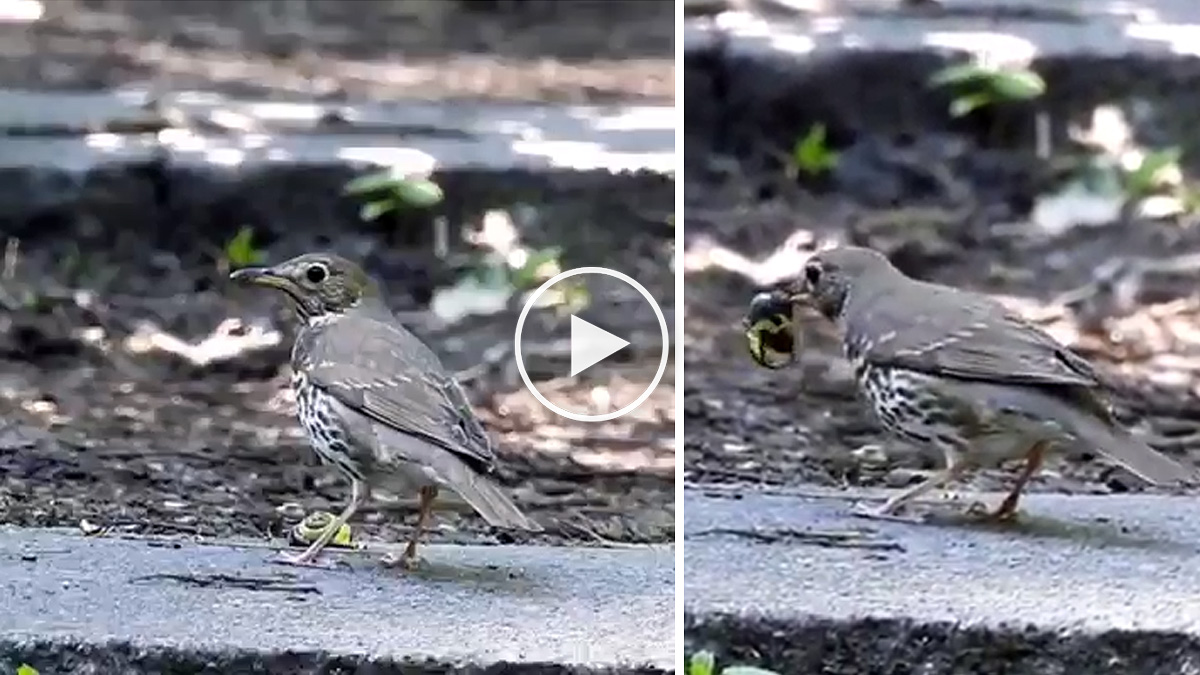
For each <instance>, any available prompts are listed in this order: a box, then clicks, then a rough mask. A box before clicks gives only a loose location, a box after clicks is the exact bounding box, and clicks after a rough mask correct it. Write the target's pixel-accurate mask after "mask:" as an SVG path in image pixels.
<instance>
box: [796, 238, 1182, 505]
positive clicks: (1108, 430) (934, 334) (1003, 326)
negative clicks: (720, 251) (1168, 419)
mask: <svg viewBox="0 0 1200 675" xmlns="http://www.w3.org/2000/svg"><path fill="white" fill-rule="evenodd" d="M779 289H780V290H782V291H783V292H785V293H788V294H789V295H790V296H791V297H792V298H793V299H794V300H795V301H798V302H804V303H807V304H810V305H812V306H814V307H815V308H816V309H817V310H818V311H819V312H820V313H821V314H823V315H824V316H825V317H826V318H828V319H830V320H831V321H834V322H835V323H836V325H837V326H838V328H839V332H840V334H841V337H842V343H843V347H844V350H845V354H846V357H847V358H848V359H849V360H850V362H851V364H852V365H853V368H854V375H855V379H856V382H857V385H858V388H859V391H860V393H861V394H862V396H863V398H865V400H866V401H867V403H868V404H869V405H870V407H871V409H872V410H873V411H874V413H875V415H876V417H877V418H878V419H879V420H880V422H881V423H882V425H883V426H884V427H885V428H886V429H887V430H888V431H889V432H891V433H893V434H895V435H897V436H899V437H902V438H905V439H907V440H909V441H912V442H914V443H917V444H923V445H926V446H934V447H936V448H937V449H939V450H940V451H941V452H942V453H943V454H944V456H945V460H946V468H945V469H944V470H942V471H939V472H938V473H936V474H934V475H933V476H932V477H930V478H929V479H927V480H925V481H924V482H922V483H919V484H917V485H916V486H914V487H912V488H909V489H907V490H905V491H903V492H901V493H900V494H898V495H896V496H895V497H893V498H891V499H889V500H888V501H887V502H886V503H885V504H884V505H883V506H882V508H879V509H876V510H867V511H866V512H862V511H861V510H860V512H862V513H863V515H874V516H878V517H893V516H894V515H895V514H896V513H897V512H898V511H900V509H901V508H902V507H903V506H904V505H905V504H906V503H908V502H910V501H911V500H912V499H914V498H916V497H917V496H919V495H921V494H924V493H926V492H928V491H930V490H933V489H935V488H939V487H942V486H944V485H945V484H947V483H948V482H950V481H951V480H954V479H955V478H957V477H959V476H960V475H961V474H962V473H963V472H964V471H966V470H969V469H973V468H976V467H979V466H981V465H991V464H997V463H999V462H1001V461H1004V460H1009V459H1022V458H1023V459H1025V465H1024V468H1023V470H1022V472H1021V473H1020V475H1019V476H1018V478H1017V482H1016V485H1015V486H1014V487H1013V489H1012V491H1011V492H1010V493H1009V494H1008V496H1007V498H1006V499H1005V500H1004V501H1003V502H1002V503H1001V504H1000V506H999V508H998V509H996V510H995V511H993V512H992V513H991V514H990V515H991V517H992V518H995V519H1007V518H1010V517H1012V516H1013V515H1014V514H1015V512H1016V508H1017V501H1018V500H1019V499H1020V495H1021V491H1022V489H1023V488H1024V487H1025V485H1026V483H1028V481H1029V480H1030V478H1031V477H1032V476H1033V475H1034V474H1035V473H1036V472H1037V471H1038V469H1039V468H1040V467H1041V464H1042V461H1043V456H1044V454H1045V453H1046V451H1047V450H1049V449H1051V448H1052V447H1057V446H1062V445H1070V444H1079V445H1083V446H1088V447H1090V448H1091V449H1094V450H1097V451H1099V452H1100V453H1101V454H1103V455H1104V456H1106V457H1107V458H1108V459H1110V460H1112V461H1114V462H1116V463H1118V464H1121V465H1122V466H1124V467H1126V468H1127V469H1129V470H1130V471H1132V472H1133V473H1134V474H1137V475H1138V476H1140V477H1141V478H1143V479H1145V480H1147V481H1150V482H1152V483H1158V484H1164V483H1175V482H1179V481H1182V480H1185V479H1189V478H1193V477H1194V476H1193V475H1192V473H1191V472H1190V471H1189V470H1188V469H1186V468H1184V467H1183V466H1182V465H1180V464H1178V463H1177V462H1175V461H1173V460H1171V459H1169V458H1167V457H1166V456H1164V455H1162V454H1160V453H1159V452H1157V451H1155V450H1154V449H1152V448H1151V447H1150V446H1148V445H1146V444H1145V443H1143V442H1141V441H1139V440H1138V439H1136V438H1134V437H1133V436H1132V435H1131V434H1130V433H1128V432H1127V431H1126V430H1124V429H1122V428H1120V426H1119V425H1118V423H1117V421H1116V420H1115V419H1114V418H1113V415H1112V412H1111V409H1110V408H1109V406H1108V403H1107V402H1106V401H1105V399H1104V389H1105V387H1104V385H1103V384H1102V382H1101V379H1100V377H1099V376H1098V375H1097V373H1096V371H1095V370H1094V369H1093V368H1092V366H1091V365H1090V364H1089V363H1088V362H1087V361H1085V360H1084V359H1083V358H1082V357H1080V356H1078V355H1077V354H1075V353H1073V352H1071V351H1070V350H1068V349H1067V348H1065V347H1064V346H1062V345H1060V344H1059V343H1057V342H1056V341H1055V340H1054V339H1053V338H1051V337H1050V336H1049V335H1048V334H1046V333H1045V332H1043V331H1042V330H1041V329H1039V328H1037V327H1036V326H1034V325H1032V324H1030V323H1028V322H1027V321H1025V320H1023V319H1021V318H1020V317H1018V316H1016V315H1014V314H1013V313H1011V312H1010V311H1008V310H1007V309H1006V308H1005V307H1004V306H1003V305H1002V304H1000V303H999V302H998V301H996V300H995V299H993V298H990V297H988V296H985V295H982V294H979V293H973V292H967V291H961V290H957V289H954V288H950V287H947V286H941V285H937V284H932V283H926V282H922V281H917V280H914V279H911V278H909V277H907V276H905V275H904V274H903V273H901V272H900V271H899V270H898V269H896V268H895V267H894V266H892V264H891V262H890V261H888V259H887V258H886V257H884V256H883V255H882V254H880V253H878V252H876V251H873V250H870V249H865V248H856V247H843V248H836V249H830V250H826V251H822V252H818V253H816V254H814V255H813V256H812V257H811V258H809V260H808V261H807V262H806V263H805V266H804V267H803V269H802V271H801V273H800V274H799V275H797V276H796V277H795V278H793V279H789V280H786V281H784V282H783V283H781V284H780V285H779Z"/></svg>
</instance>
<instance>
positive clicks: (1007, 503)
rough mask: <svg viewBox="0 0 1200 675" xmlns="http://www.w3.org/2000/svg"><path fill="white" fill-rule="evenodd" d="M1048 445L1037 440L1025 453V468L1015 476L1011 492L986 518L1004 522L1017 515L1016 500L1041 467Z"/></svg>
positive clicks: (1018, 499)
mask: <svg viewBox="0 0 1200 675" xmlns="http://www.w3.org/2000/svg"><path fill="white" fill-rule="evenodd" d="M1048 445H1049V443H1048V442H1046V441H1039V442H1037V443H1034V444H1033V447H1032V448H1030V449H1029V452H1028V453H1026V455H1025V468H1024V469H1022V470H1021V475H1019V476H1017V484H1016V485H1014V486H1013V489H1012V492H1009V493H1008V496H1007V497H1005V498H1004V501H1003V502H1000V506H999V507H997V508H996V510H995V511H992V512H991V513H989V514H988V515H987V519H988V520H991V521H995V522H1005V521H1008V520H1012V518H1013V517H1015V516H1016V515H1017V502H1018V501H1020V499H1021V491H1022V490H1024V489H1025V485H1026V484H1027V483H1029V480H1030V479H1031V478H1033V476H1034V474H1036V473H1037V472H1038V469H1041V468H1042V461H1043V460H1044V459H1045V458H1046V447H1047V446H1048Z"/></svg>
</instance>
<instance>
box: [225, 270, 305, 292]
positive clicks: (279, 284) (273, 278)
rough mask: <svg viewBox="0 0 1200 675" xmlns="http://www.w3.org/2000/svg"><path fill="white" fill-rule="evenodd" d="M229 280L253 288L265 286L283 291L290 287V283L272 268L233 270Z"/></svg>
mask: <svg viewBox="0 0 1200 675" xmlns="http://www.w3.org/2000/svg"><path fill="white" fill-rule="evenodd" d="M229 278H230V279H232V280H234V281H237V282H239V283H243V284H254V285H255V286H267V287H269V288H279V289H283V290H287V289H289V288H291V286H292V281H291V280H290V279H288V278H287V277H286V276H284V275H282V274H280V273H279V272H277V271H276V270H275V268H273V267H243V268H242V269H240V270H234V271H233V272H232V273H231V274H230V275H229Z"/></svg>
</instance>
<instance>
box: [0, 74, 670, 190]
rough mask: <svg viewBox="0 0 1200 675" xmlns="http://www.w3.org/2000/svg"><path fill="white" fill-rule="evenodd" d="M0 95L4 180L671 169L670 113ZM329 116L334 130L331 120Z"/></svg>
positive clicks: (129, 94) (196, 95)
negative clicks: (51, 175)
mask: <svg viewBox="0 0 1200 675" xmlns="http://www.w3.org/2000/svg"><path fill="white" fill-rule="evenodd" d="M149 101H150V98H149V94H148V92H145V91H122V92H111V93H87V94H83V93H58V92H27V91H4V90H0V168H4V167H26V168H29V167H40V168H53V169H60V170H61V169H66V170H72V171H86V170H88V169H91V168H94V167H95V166H97V165H101V164H107V163H116V162H132V161H145V160H148V159H151V158H155V157H158V158H163V159H165V160H166V161H167V162H169V163H170V164H172V165H177V166H189V167H190V166H209V165H228V166H240V167H255V166H261V165H263V164H271V163H283V162H286V163H303V164H330V163H333V164H342V163H363V164H378V165H386V166H395V167H397V169H398V170H400V171H402V172H405V173H427V172H429V171H432V170H434V169H467V168H482V169H500V170H508V169H574V170H591V169H608V170H610V171H639V170H649V171H658V172H668V171H671V170H673V168H674V148H675V132H674V111H673V109H672V108H671V107H668V106H605V107H595V106H547V105H533V104H503V103H470V104H464V103H453V102H421V101H413V102H394V103H388V104H361V105H345V106H342V105H338V106H333V105H330V106H324V105H314V104H310V103H303V102H296V103H287V102H268V101H244V100H234V99H227V98H225V97H222V96H218V95H216V94H211V93H205V92H177V93H172V94H170V95H169V96H166V97H162V98H159V99H155V100H154V103H153V104H149V103H148V102H149ZM331 114H335V115H336V116H337V117H336V121H334V122H330V121H328V119H325V118H327V116H329V115H331Z"/></svg>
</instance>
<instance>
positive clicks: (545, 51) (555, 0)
mask: <svg viewBox="0 0 1200 675" xmlns="http://www.w3.org/2000/svg"><path fill="white" fill-rule="evenodd" d="M44 4H45V5H46V15H45V16H44V17H43V18H42V19H41V20H39V21H37V22H35V23H32V24H24V23H14V24H11V25H8V24H6V25H0V45H3V46H2V47H0V53H2V54H3V57H4V58H3V59H2V61H3V64H2V65H0V87H21V88H29V89H47V88H49V89H107V88H111V87H118V86H131V85H132V86H151V87H154V88H156V89H162V90H167V91H170V90H178V89H206V90H216V91H219V92H222V93H226V94H232V95H243V96H246V95H249V96H265V95H271V96H300V97H303V98H314V97H315V98H318V99H324V100H341V99H345V98H373V99H384V100H386V99H397V98H447V97H465V98H478V97H487V98H505V99H519V100H529V101H565V102H566V101H569V102H611V101H618V100H621V101H628V100H629V99H631V98H641V99H654V100H658V101H667V100H671V99H672V98H673V96H674V68H673V61H674V27H675V22H674V6H673V3H671V2H669V1H666V0H608V1H594V0H516V1H513V2H504V1H501V2H477V1H475V0H471V1H469V2H459V1H455V0H416V1H412V0H405V1H403V2H396V1H395V0H362V1H361V2H354V3H343V2H337V1H336V0H306V1H305V2H296V3H293V2H273V1H271V0H250V1H248V2H220V1H215V2H214V1H207V0H186V1H182V2H175V1H165V0H54V1H53V2H46V3H44Z"/></svg>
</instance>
